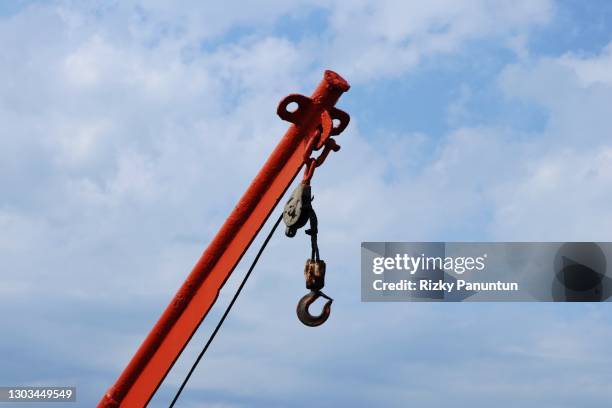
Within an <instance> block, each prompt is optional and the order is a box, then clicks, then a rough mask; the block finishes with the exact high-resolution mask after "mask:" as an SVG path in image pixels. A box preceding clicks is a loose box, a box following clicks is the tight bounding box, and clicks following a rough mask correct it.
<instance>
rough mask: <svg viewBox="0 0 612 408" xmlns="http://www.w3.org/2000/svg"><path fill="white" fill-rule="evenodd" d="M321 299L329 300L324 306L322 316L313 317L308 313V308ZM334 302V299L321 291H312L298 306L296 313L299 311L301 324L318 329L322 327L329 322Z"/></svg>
mask: <svg viewBox="0 0 612 408" xmlns="http://www.w3.org/2000/svg"><path fill="white" fill-rule="evenodd" d="M319 297H324V298H325V299H327V302H326V303H325V305H324V306H323V310H322V311H321V314H320V315H318V316H313V315H311V314H310V312H309V311H308V308H309V307H310V305H312V304H313V303H314V302H315V301H316V300H317V299H318V298H319ZM333 301H334V300H333V299H332V298H330V297H329V296H327V295H326V294H324V293H323V292H321V291H320V290H317V291H314V290H311V291H310V292H309V293H307V294H306V295H304V296H303V297H302V298H301V299H300V301H299V302H298V304H297V309H296V311H297V316H298V319H300V322H302V323H304V324H305V325H306V326H310V327H316V326H320V325H322V324H323V323H325V321H327V318H328V317H329V314H330V313H331V304H332V302H333Z"/></svg>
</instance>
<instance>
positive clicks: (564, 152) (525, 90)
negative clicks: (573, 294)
mask: <svg viewBox="0 0 612 408" xmlns="http://www.w3.org/2000/svg"><path fill="white" fill-rule="evenodd" d="M255 3H257V4H255ZM325 68H332V69H334V70H336V71H338V72H339V73H340V74H342V75H343V76H344V77H346V78H347V79H348V80H349V82H350V83H351V85H352V88H351V90H350V91H349V93H347V94H345V95H344V96H343V97H342V99H341V101H340V103H339V104H338V106H339V107H341V108H342V109H344V110H346V111H347V112H349V113H350V114H351V116H352V121H351V125H350V126H349V128H348V129H347V130H346V131H345V133H343V134H342V135H341V136H340V137H339V138H338V142H339V143H340V144H341V145H342V150H341V151H340V152H339V153H337V154H332V156H331V157H330V158H329V159H328V161H327V162H326V163H325V166H324V167H323V168H321V169H320V170H319V171H318V172H317V174H316V176H315V177H316V178H315V180H314V182H313V189H314V194H315V195H316V197H317V198H316V208H317V213H318V215H319V220H320V229H321V235H320V242H321V251H322V256H323V258H324V259H326V261H327V262H328V274H329V275H328V280H327V287H328V290H327V291H328V292H329V294H330V295H332V296H333V297H334V298H335V299H336V302H335V303H334V307H333V311H332V317H331V319H330V320H329V322H328V323H327V324H326V325H324V326H322V327H320V328H318V329H310V328H306V327H304V326H302V325H301V324H300V323H299V322H298V321H297V318H296V316H295V304H296V302H297V300H298V299H299V298H300V297H301V296H302V295H303V294H304V293H305V290H304V287H303V285H304V283H303V277H302V268H303V262H304V260H305V258H306V257H307V256H308V254H309V249H308V240H307V238H306V237H305V236H304V235H303V234H299V235H298V237H297V238H296V239H293V240H289V239H287V238H285V237H284V236H283V235H282V234H280V233H279V234H278V235H277V236H276V237H275V238H274V239H273V240H272V242H271V244H270V246H269V247H268V250H267V251H266V253H265V255H264V257H263V258H262V260H261V261H260V264H259V267H258V268H257V270H256V272H255V273H254V275H253V277H252V279H251V280H250V281H249V283H248V285H247V287H246V289H245V291H244V292H243V295H242V296H241V297H240V299H239V301H238V303H237V304H236V308H235V310H233V311H232V314H231V315H230V318H229V319H228V321H227V322H226V324H225V326H224V327H223V330H222V331H221V333H220V334H219V336H218V337H217V339H216V341H215V342H214V344H213V346H212V347H211V349H210V351H209V353H208V354H207V356H206V358H205V360H203V361H202V363H201V364H200V366H199V367H198V370H197V371H196V373H195V375H194V376H193V378H192V380H191V382H190V383H189V385H188V387H187V389H186V391H185V393H184V394H183V396H182V398H181V404H179V405H180V406H184V407H192V406H193V407H195V406H206V407H216V408H220V407H223V408H225V407H307V406H308V407H311V406H312V405H313V404H314V405H316V406H320V407H338V406H352V407H370V406H377V405H378V406H388V407H405V406H415V407H440V406H472V407H490V406H498V407H555V408H559V407H576V406H585V407H607V406H609V403H610V395H612V368H610V367H612V356H611V354H610V352H609V351H610V346H609V344H610V343H611V341H612V309H611V308H610V306H609V304H601V305H599V304H597V305H587V304H585V305H577V304H408V303H395V304H369V303H368V304H365V303H361V302H360V293H359V287H360V285H359V249H360V242H361V241H374V240H384V241H393V240H396V241H409V240H416V241H423V240H440V241H445V240H466V241H469V240H483V241H485V240H499V241H509V240H553V241H566V240H601V241H610V240H611V239H612V238H611V235H610V231H611V230H612V216H611V215H610V214H611V211H612V210H611V207H610V203H611V202H612V188H611V187H612V115H611V113H610V112H611V111H610V108H611V107H612V4H610V3H609V2H606V1H605V0H602V1H589V2H579V1H562V2H556V1H552V0H550V1H549V0H513V1H507V2H506V1H487V0H473V1H463V2H458V1H454V0H436V1H428V2H422V1H418V2H417V1H414V2H404V1H374V0H372V1H366V0H358V1H335V2H333V3H332V2H329V3H328V2H316V1H314V2H313V1H309V2H306V1H282V2H281V1H275V0H269V1H261V2H248V3H247V2H238V1H229V0H226V1H223V2H208V4H204V3H203V2H199V1H181V2H172V4H171V5H170V2H161V1H114V2H106V1H105V2H102V1H58V2H42V1H41V2H31V1H27V2H26V1H13V2H2V3H0V140H1V147H0V187H1V189H2V190H1V191H2V194H1V195H0V231H1V233H0V265H1V266H0V268H1V269H0V271H1V272H0V273H1V275H0V276H1V278H2V282H1V285H0V312H1V314H2V317H3V327H4V328H3V330H2V332H1V333H2V336H0V384H2V385H19V384H30V385H76V386H77V387H78V398H79V403H78V404H76V405H77V406H83V407H90V406H93V405H94V404H95V403H96V402H97V401H98V400H99V398H100V397H101V395H102V394H103V393H104V392H105V390H106V389H107V388H108V387H109V386H110V385H111V384H112V383H113V382H114V380H115V379H116V377H117V375H118V374H119V373H120V372H121V370H122V369H123V367H124V366H125V364H126V363H127V361H128V360H129V358H130V357H131V355H132V354H133V353H134V351H135V350H136V348H137V346H138V345H139V344H140V342H141V341H142V339H143V338H144V336H145V334H146V333H147V332H148V331H149V329H150V328H151V326H152V325H153V324H154V322H155V321H156V320H157V318H158V317H159V315H160V313H161V311H162V310H163V308H164V307H165V306H166V304H167V303H168V301H169V299H170V298H171V296H172V295H173V294H174V292H175V291H176V289H177V288H178V287H179V285H180V283H181V282H182V281H183V279H184V278H185V276H186V274H187V273H188V272H189V270H190V269H191V267H192V266H193V264H194V263H195V261H196V260H197V259H198V257H199V256H200V254H201V252H202V250H203V249H204V248H205V246H206V245H207V243H208V242H209V241H210V239H211V237H212V236H213V235H214V233H215V232H216V230H217V229H218V227H219V226H220V225H221V223H222V222H223V220H224V219H225V217H226V216H227V215H228V213H229V212H230V210H231V209H232V208H233V206H234V204H235V203H236V201H237V199H238V198H239V197H240V195H241V194H242V192H243V191H244V190H245V188H246V186H247V185H248V183H249V182H250V180H251V178H252V177H253V175H254V174H255V172H256V171H257V170H258V169H259V167H260V165H261V164H262V163H263V161H264V160H265V158H266V157H267V155H268V154H269V152H270V151H271V150H272V148H273V147H274V146H275V144H276V143H277V141H278V139H279V138H280V136H281V135H282V134H283V133H284V131H285V129H286V127H287V124H286V123H285V122H282V121H281V120H280V119H279V118H278V117H277V116H276V114H275V110H276V105H277V103H278V101H279V100H280V99H281V98H282V97H283V96H284V95H286V94H288V93H293V92H299V93H304V94H310V92H311V91H312V90H313V89H314V86H315V85H316V84H317V83H318V81H319V80H320V77H321V75H322V72H323V70H324V69H325ZM257 242H260V240H258V241H257ZM257 242H256V245H254V248H256V247H258V246H257ZM253 255H254V254H253V251H250V252H249V253H248V254H247V257H246V258H245V260H246V261H245V262H244V263H243V264H242V265H241V266H240V267H239V268H238V269H237V271H236V272H235V274H234V276H233V277H232V279H231V280H230V281H229V282H228V284H227V286H226V290H224V291H223V292H222V295H221V298H220V301H219V302H218V304H217V306H216V307H215V309H214V310H213V312H212V313H211V315H210V318H209V319H207V321H206V322H205V324H204V325H203V326H202V328H201V330H200V331H199V332H198V334H197V336H196V337H195V338H194V341H193V342H192V344H191V345H190V347H189V348H188V349H187V350H186V352H185V353H184V354H183V357H182V358H181V359H180V361H179V362H178V364H177V365H176V366H175V368H174V369H173V371H172V372H171V374H170V375H169V377H168V378H167V380H166V382H165V383H164V385H163V386H162V388H161V389H160V391H159V392H158V394H157V395H156V397H155V399H154V400H153V402H152V404H151V406H155V407H157V406H160V407H163V406H167V404H168V402H169V401H170V399H171V397H172V395H173V393H174V392H175V390H176V388H177V387H178V384H180V381H181V380H182V378H183V376H184V375H185V373H186V371H187V369H188V366H189V365H190V363H191V362H192V361H193V359H194V358H195V356H196V354H197V352H198V351H199V348H200V347H201V345H202V343H203V341H204V339H205V338H206V334H207V333H208V332H209V330H210V328H211V327H212V326H213V325H214V323H215V322H216V319H218V317H219V315H220V313H221V312H222V308H223V306H224V305H225V304H226V303H227V302H228V301H229V297H230V296H231V294H232V292H233V289H235V287H236V283H237V280H238V279H239V278H240V277H241V275H242V274H243V273H244V272H245V268H246V266H248V265H247V264H248V261H249V260H250V259H251V258H252V257H253ZM71 406H75V405H74V404H72V405H71Z"/></svg>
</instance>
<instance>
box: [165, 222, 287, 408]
mask: <svg viewBox="0 0 612 408" xmlns="http://www.w3.org/2000/svg"><path fill="white" fill-rule="evenodd" d="M282 219H283V215H282V214H281V215H280V217H278V220H276V222H275V223H274V226H273V227H272V229H271V230H270V232H269V233H268V236H267V237H266V239H265V240H264V242H263V244H261V248H259V252H257V255H256V256H255V259H253V262H252V263H251V266H250V267H249V270H248V272H247V273H246V275H244V278H242V282H241V283H240V286H239V287H238V290H237V291H236V293H234V297H233V298H232V301H231V302H230V303H229V305H228V306H227V308H226V309H225V312H224V313H223V316H222V317H221V320H219V322H218V323H217V327H215V330H213V332H212V334H211V335H210V337H209V338H208V341H206V344H205V345H204V348H203V349H202V351H200V354H199V355H198V358H196V360H195V362H194V363H193V365H192V366H191V369H190V370H189V372H188V373H187V376H186V377H185V379H184V380H183V383H182V384H181V386H180V387H179V389H178V391H177V392H176V395H174V399H173V400H172V402H171V403H170V405H169V408H172V407H174V404H176V401H177V400H178V398H179V396H180V395H181V392H183V389H184V388H185V386H186V385H187V382H188V381H189V378H190V377H191V375H192V374H193V372H194V371H195V369H196V367H197V366H198V363H199V362H200V360H202V357H204V354H205V353H206V350H208V347H209V346H210V344H211V343H212V341H213V340H214V338H215V336H216V335H217V332H218V331H219V329H220V328H221V325H223V322H224V321H225V318H226V317H227V315H228V314H229V312H230V310H231V309H232V306H234V303H235V302H236V299H238V295H240V292H241V291H242V288H244V285H245V284H246V282H247V280H248V279H249V276H251V272H253V269H254V268H255V265H256V264H257V261H259V257H260V256H261V254H262V253H263V251H264V249H265V248H266V245H268V242H269V241H270V238H272V235H274V231H276V228H277V227H278V224H280V222H281V220H282Z"/></svg>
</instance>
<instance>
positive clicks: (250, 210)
mask: <svg viewBox="0 0 612 408" xmlns="http://www.w3.org/2000/svg"><path fill="white" fill-rule="evenodd" d="M348 89H349V85H348V83H347V82H346V81H345V80H344V79H343V78H342V77H340V76H339V75H338V74H336V73H335V72H332V71H325V74H324V78H323V80H322V81H321V82H320V83H319V85H318V87H317V88H316V90H315V91H314V93H313V94H312V96H311V97H310V98H308V97H305V96H302V95H289V96H287V97H286V98H285V99H283V101H281V103H280V105H279V107H278V114H279V116H280V117H281V118H283V119H285V120H288V121H290V122H292V123H293V125H291V127H290V128H289V129H288V130H287V132H286V133H285V135H284V136H283V138H282V139H281V141H280V143H279V144H278V146H277V147H276V148H275V149H274V151H273V152H272V154H271V155H270V157H269V158H268V160H267V161H266V163H265V164H264V166H263V167H262V168H261V170H260V171H259V173H258V174H257V176H256V177H255V179H254V180H253V182H252V183H251V185H250V186H249V188H248V189H247V191H246V192H245V193H244V195H243V196H242V198H241V199H240V201H239V202H238V205H236V207H235V208H234V209H233V211H232V212H231V214H230V216H229V217H228V218H227V220H226V221H225V223H224V224H223V226H222V227H221V229H220V230H219V232H218V233H217V235H216V236H215V237H214V239H213V240H212V242H211V243H210V245H209V246H208V248H207V249H206V251H204V253H203V254H202V257H201V258H200V260H199V261H198V262H197V264H196V265H195V267H194V268H193V270H192V271H191V273H190V274H189V276H188V277H187V279H186V280H185V282H184V283H183V285H182V286H181V287H180V289H179V290H178V292H177V293H176V295H175V296H174V298H173V299H172V301H171V302H170V304H169V305H168V306H167V307H166V310H165V311H164V313H163V314H162V315H161V317H160V318H159V320H158V322H157V323H156V324H155V326H154V327H153V329H152V330H151V332H150V333H149V334H148V335H147V337H146V338H145V340H144V341H143V343H142V344H141V346H140V348H139V349H138V351H137V352H136V354H135V355H134V356H133V357H132V359H131V361H130V362H129V364H128V365H127V367H126V368H125V370H124V371H123V372H122V373H121V375H120V376H119V378H118V379H117V381H116V382H115V384H114V385H113V386H112V387H111V388H110V389H109V390H108V392H107V393H106V394H105V395H104V396H103V397H102V400H101V401H100V402H99V404H98V407H99V408H101V407H106V408H109V407H119V406H121V407H143V406H145V405H146V404H147V403H148V402H149V401H150V399H151V398H152V397H153V395H154V394H155V391H156V390H157V388H158V387H159V385H160V384H161V382H162V381H163V380H164V378H165V377H166V375H167V374H168V372H169V371H170V368H172V365H173V364H174V362H175V361H176V360H177V359H178V357H179V355H180V354H181V352H182V351H183V349H184V348H185V346H186V345H187V343H188V342H189V340H190V339H191V337H192V336H193V334H194V333H195V331H196V330H197V328H198V326H199V325H200V323H201V322H202V320H204V318H205V317H206V315H207V314H208V312H209V310H210V309H211V307H212V306H213V304H214V302H215V301H216V299H217V297H218V296H219V291H220V290H221V288H222V287H223V285H224V283H225V281H226V280H227V279H228V277H229V276H230V274H231V273H232V271H233V270H234V268H235V267H236V265H237V264H238V262H239V261H240V259H241V258H242V256H243V255H244V253H245V252H246V250H247V249H248V247H249V245H250V244H251V242H253V240H254V239H255V236H256V235H257V233H258V232H259V230H260V229H261V228H262V226H263V225H264V223H265V222H266V220H267V219H268V217H269V215H270V214H271V213H272V211H273V210H274V208H275V207H276V205H277V204H278V202H279V201H280V200H281V198H282V196H283V194H284V193H285V191H286V190H287V188H288V187H289V185H290V184H291V182H292V181H293V179H294V178H295V176H296V175H297V173H298V171H299V170H300V168H301V167H302V165H303V164H304V149H305V148H306V145H307V144H308V142H309V141H310V140H311V138H312V136H313V135H314V134H315V132H320V130H321V128H322V127H326V126H327V127H329V122H330V119H332V120H333V119H337V121H338V122H339V124H338V125H337V126H333V125H332V126H333V127H332V129H331V134H332V135H335V134H339V133H340V132H341V131H342V130H343V129H344V128H345V127H346V125H347V124H348V120H349V118H348V115H347V114H346V113H344V112H342V111H340V110H339V109H336V108H334V105H335V103H336V102H337V101H338V99H339V98H340V96H341V95H342V93H343V92H346V91H347V90H348ZM291 102H295V103H297V104H298V108H297V110H295V111H292V112H290V111H288V110H287V105H288V104H290V103H291ZM322 118H323V119H322ZM325 118H327V119H325ZM322 121H323V122H326V123H322ZM328 135H329V133H328Z"/></svg>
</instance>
